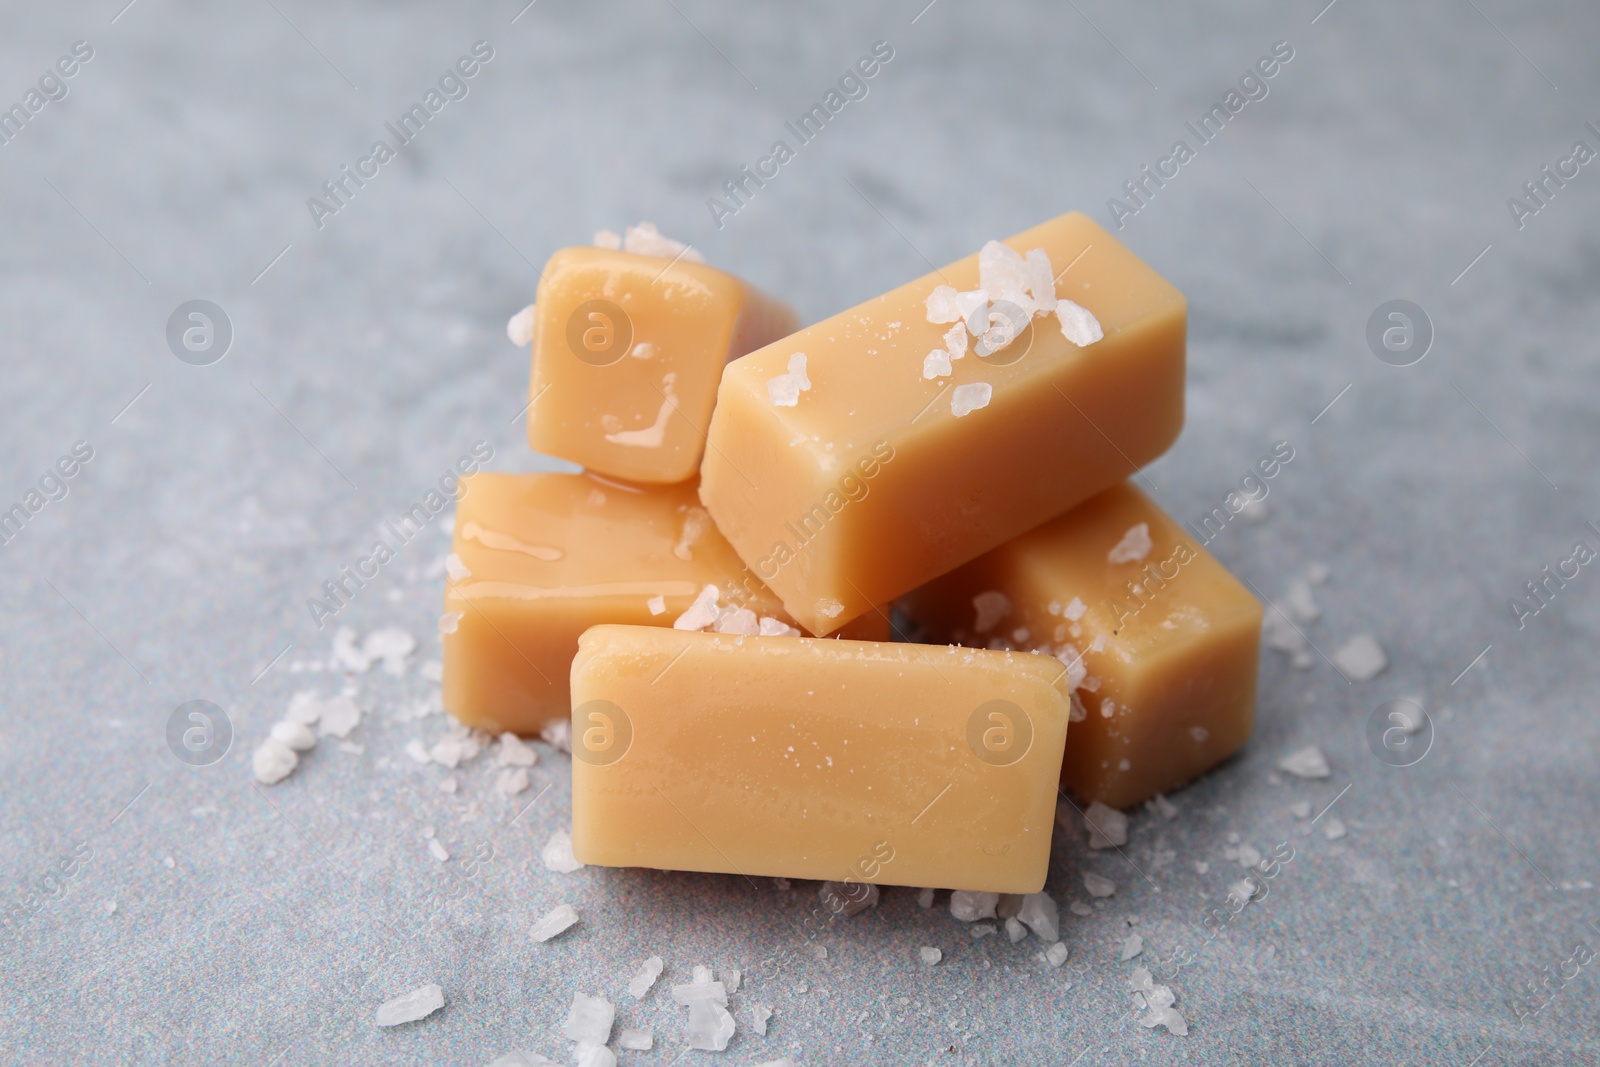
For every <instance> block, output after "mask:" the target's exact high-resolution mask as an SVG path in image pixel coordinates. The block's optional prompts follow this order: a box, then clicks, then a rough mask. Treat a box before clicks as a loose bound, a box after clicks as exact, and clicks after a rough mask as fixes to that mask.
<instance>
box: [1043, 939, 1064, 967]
mask: <svg viewBox="0 0 1600 1067" xmlns="http://www.w3.org/2000/svg"><path fill="white" fill-rule="evenodd" d="M1044 961H1045V962H1046V963H1048V964H1049V965H1050V966H1051V967H1060V966H1061V965H1062V964H1063V963H1066V962H1067V945H1066V942H1064V941H1057V942H1056V943H1055V944H1053V945H1051V946H1050V947H1049V948H1047V949H1045V950H1044Z"/></svg>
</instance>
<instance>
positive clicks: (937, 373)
mask: <svg viewBox="0 0 1600 1067" xmlns="http://www.w3.org/2000/svg"><path fill="white" fill-rule="evenodd" d="M951 369H952V368H951V366H950V352H949V350H948V349H944V348H935V349H934V350H933V351H932V352H929V353H928V354H927V355H925V356H923V357H922V377H923V378H924V379H925V380H932V379H934V378H947V377H949V376H950V373H951Z"/></svg>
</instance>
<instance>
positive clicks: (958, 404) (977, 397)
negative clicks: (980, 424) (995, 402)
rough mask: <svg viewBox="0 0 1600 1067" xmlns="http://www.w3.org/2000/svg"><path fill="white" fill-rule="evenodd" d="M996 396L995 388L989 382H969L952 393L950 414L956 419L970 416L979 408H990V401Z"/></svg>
mask: <svg viewBox="0 0 1600 1067" xmlns="http://www.w3.org/2000/svg"><path fill="white" fill-rule="evenodd" d="M993 396H994V386H992V385H990V384H989V383H988V382H968V383H967V384H966V385H958V386H956V387H955V389H953V390H951V392H950V414H952V415H954V416H955V417H956V418H958V419H959V418H961V417H962V416H963V415H970V414H971V413H972V412H974V411H977V410H978V409H979V408H986V407H988V406H989V400H990V399H991V398H992V397H993Z"/></svg>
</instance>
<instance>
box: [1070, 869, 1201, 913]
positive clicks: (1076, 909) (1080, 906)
mask: <svg viewBox="0 0 1600 1067" xmlns="http://www.w3.org/2000/svg"><path fill="white" fill-rule="evenodd" d="M1201 873H1202V874H1203V873H1205V872H1204V871H1202V872H1201ZM1067 910H1068V911H1070V912H1072V914H1074V915H1079V916H1088V915H1093V914H1094V909H1093V908H1091V907H1089V905H1087V904H1085V903H1084V902H1083V901H1081V900H1074V901H1073V902H1072V903H1071V904H1068V905H1067Z"/></svg>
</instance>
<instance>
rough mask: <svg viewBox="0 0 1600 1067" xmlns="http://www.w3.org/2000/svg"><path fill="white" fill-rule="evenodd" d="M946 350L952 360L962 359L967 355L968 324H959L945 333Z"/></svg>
mask: <svg viewBox="0 0 1600 1067" xmlns="http://www.w3.org/2000/svg"><path fill="white" fill-rule="evenodd" d="M944 350H945V352H946V353H948V354H949V356H950V358H951V359H953V360H954V359H960V358H962V357H963V356H965V355H966V354H967V324H966V323H964V322H958V323H956V324H955V325H953V326H951V327H950V328H949V329H948V330H946V331H945V332H944Z"/></svg>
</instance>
